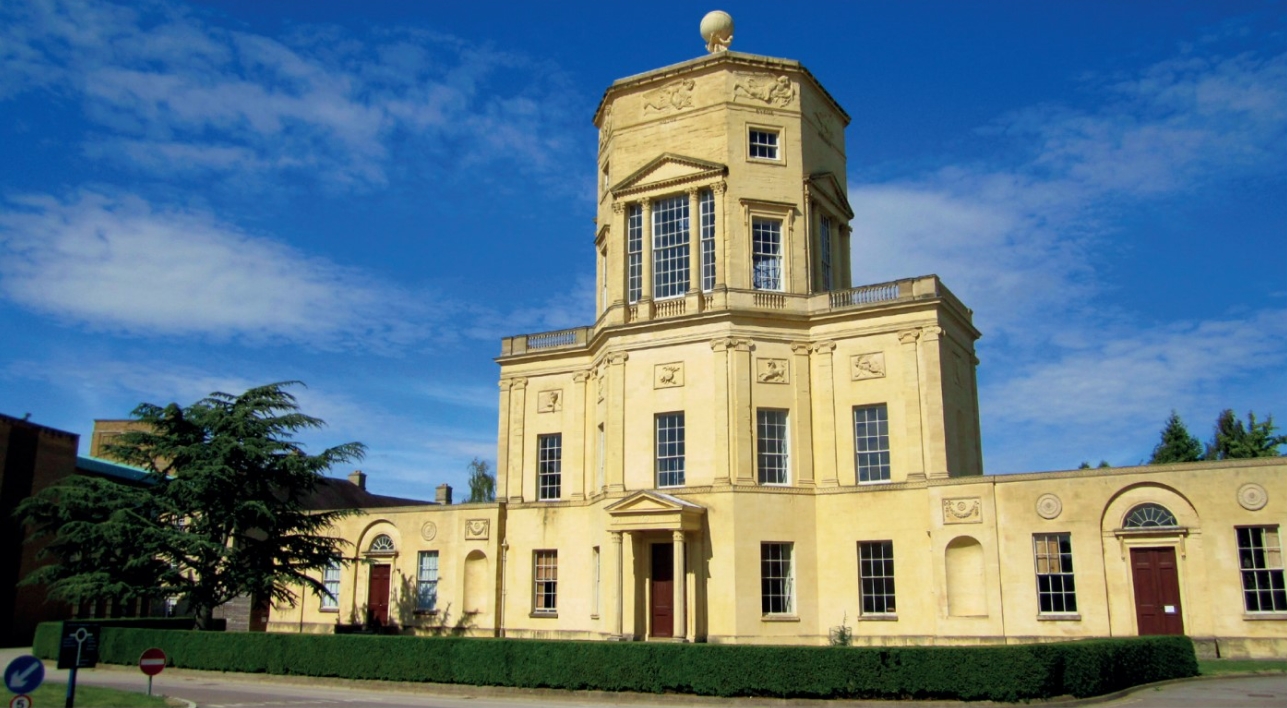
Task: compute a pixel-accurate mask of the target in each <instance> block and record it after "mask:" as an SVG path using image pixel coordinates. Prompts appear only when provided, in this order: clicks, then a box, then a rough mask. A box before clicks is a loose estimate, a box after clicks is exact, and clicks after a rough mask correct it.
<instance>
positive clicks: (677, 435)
mask: <svg viewBox="0 0 1287 708" xmlns="http://www.w3.org/2000/svg"><path fill="white" fill-rule="evenodd" d="M657 486H658V487H682V486H684V414H683V413H664V414H662V415H659V416H657Z"/></svg>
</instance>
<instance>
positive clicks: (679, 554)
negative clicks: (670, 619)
mask: <svg viewBox="0 0 1287 708" xmlns="http://www.w3.org/2000/svg"><path fill="white" fill-rule="evenodd" d="M671 539H672V540H673V541H674V544H675V548H674V554H675V631H674V633H673V635H672V636H675V637H681V638H682V637H687V636H688V613H687V612H685V609H686V608H685V605H687V604H688V589H687V588H688V583H687V582H685V581H686V580H687V578H686V575H685V570H686V569H685V567H684V566H685V563H684V532H683V531H673V532H671Z"/></svg>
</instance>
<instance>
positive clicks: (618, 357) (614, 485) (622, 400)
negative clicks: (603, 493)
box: [605, 352, 630, 492]
mask: <svg viewBox="0 0 1287 708" xmlns="http://www.w3.org/2000/svg"><path fill="white" fill-rule="evenodd" d="M629 358H630V355H629V354H627V353H625V352H612V353H610V354H608V355H607V356H606V357H605V359H606V361H607V364H608V367H607V368H608V429H607V431H606V433H607V438H608V450H607V452H608V456H607V460H606V461H605V465H606V468H607V469H606V470H605V473H606V476H607V478H608V479H607V482H608V491H609V492H620V491H624V490H625V488H626V486H625V467H626V465H625V463H626V450H625V442H626V435H625V432H626V422H625V416H626V360H627V359H629Z"/></svg>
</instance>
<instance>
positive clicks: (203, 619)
mask: <svg viewBox="0 0 1287 708" xmlns="http://www.w3.org/2000/svg"><path fill="white" fill-rule="evenodd" d="M194 609H195V610H196V613H195V616H196V623H197V629H198V630H200V631H206V630H209V629H214V608H213V607H198V608H194Z"/></svg>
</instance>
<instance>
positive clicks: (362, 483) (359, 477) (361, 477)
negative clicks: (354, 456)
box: [349, 470, 366, 490]
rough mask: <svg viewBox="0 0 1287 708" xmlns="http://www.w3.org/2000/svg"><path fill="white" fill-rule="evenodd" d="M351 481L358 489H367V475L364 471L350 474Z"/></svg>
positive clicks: (354, 471) (355, 471)
mask: <svg viewBox="0 0 1287 708" xmlns="http://www.w3.org/2000/svg"><path fill="white" fill-rule="evenodd" d="M349 481H350V482H352V483H353V484H356V485H357V488H358V489H362V490H365V489H366V473H365V472H363V471H362V470H353V471H352V472H350V473H349Z"/></svg>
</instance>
